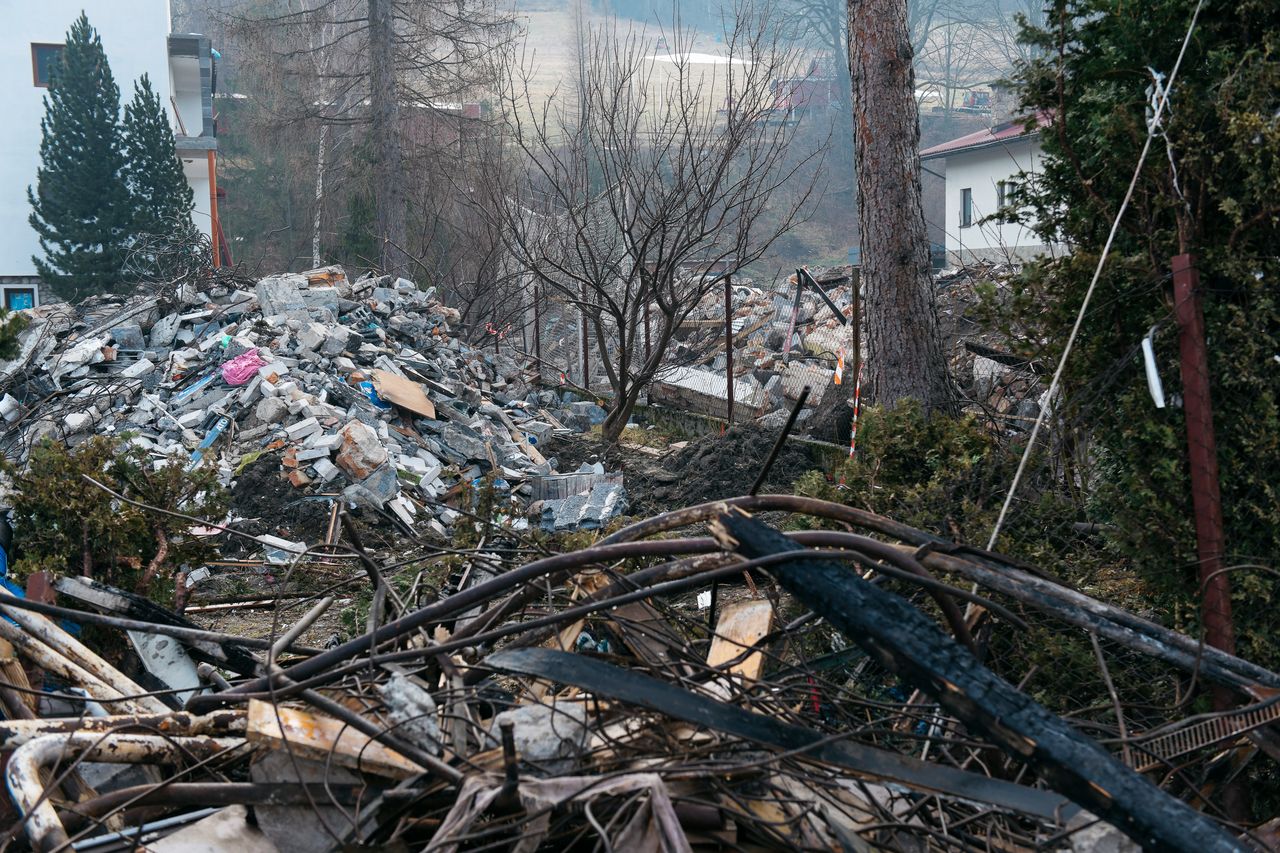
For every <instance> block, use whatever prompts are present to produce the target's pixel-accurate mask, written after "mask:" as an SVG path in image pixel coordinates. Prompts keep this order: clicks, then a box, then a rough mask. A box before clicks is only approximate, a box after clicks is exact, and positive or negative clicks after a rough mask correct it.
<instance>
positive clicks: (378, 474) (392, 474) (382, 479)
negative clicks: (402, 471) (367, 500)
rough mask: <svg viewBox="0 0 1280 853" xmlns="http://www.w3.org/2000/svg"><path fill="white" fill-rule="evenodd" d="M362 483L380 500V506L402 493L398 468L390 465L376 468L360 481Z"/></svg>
mask: <svg viewBox="0 0 1280 853" xmlns="http://www.w3.org/2000/svg"><path fill="white" fill-rule="evenodd" d="M360 485H362V486H364V487H365V488H366V489H368V490H369V491H370V492H371V493H373V495H374V497H375V498H377V499H378V501H379V506H382V505H385V504H386V502H387V501H389V500H392V499H394V498H395V496H396V495H398V494H400V478H399V477H398V476H396V469H395V468H393V467H391V466H390V465H383V466H382V467H381V468H377V469H375V470H374V472H373V473H372V474H370V475H369V476H368V477H365V478H364V479H363V480H361V481H360Z"/></svg>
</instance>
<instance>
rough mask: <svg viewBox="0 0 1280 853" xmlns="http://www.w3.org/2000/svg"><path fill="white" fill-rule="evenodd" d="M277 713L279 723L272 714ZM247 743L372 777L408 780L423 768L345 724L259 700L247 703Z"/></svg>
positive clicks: (330, 718)
mask: <svg viewBox="0 0 1280 853" xmlns="http://www.w3.org/2000/svg"><path fill="white" fill-rule="evenodd" d="M277 713H279V716H280V718H279V720H277V719H276V714H277ZM245 738H246V740H248V741H249V743H253V744H257V745H259V746H265V747H267V748H268V749H285V748H286V747H285V741H286V740H287V741H288V742H289V745H288V748H289V749H291V750H293V751H294V753H295V754H297V755H301V756H303V757H304V758H312V759H315V760H316V761H330V760H331V761H332V762H333V763H334V764H338V765H340V766H342V767H349V768H351V769H353V770H359V771H361V772H363V773H372V774H374V775H375V776H386V777H389V778H392V779H408V778H409V777H411V776H415V775H417V774H419V773H422V772H423V769H422V768H421V767H419V766H418V765H417V764H415V763H414V762H412V761H410V760H409V759H407V758H405V757H404V756H403V755H401V754H400V753H398V752H393V751H392V750H390V749H387V748H386V747H385V746H383V745H382V744H380V743H378V742H377V741H375V740H372V739H371V738H369V737H368V736H367V735H364V734H362V733H360V732H358V731H356V730H355V729H353V728H351V727H350V726H349V725H347V724H346V723H344V722H342V721H340V720H335V719H333V718H332V717H325V716H321V715H320V714H313V713H311V712H309V711H303V710H300V709H298V708H288V707H283V706H280V707H278V708H277V707H273V706H272V705H271V704H270V703H267V702H263V701H261V700H259V699H251V700H249V719H248V727H247V729H246V731H245Z"/></svg>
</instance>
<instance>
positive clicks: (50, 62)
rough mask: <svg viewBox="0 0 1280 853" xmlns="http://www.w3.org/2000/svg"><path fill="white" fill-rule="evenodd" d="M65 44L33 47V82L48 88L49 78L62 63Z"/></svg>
mask: <svg viewBox="0 0 1280 853" xmlns="http://www.w3.org/2000/svg"><path fill="white" fill-rule="evenodd" d="M65 48H66V45H65V44H33V45H31V81H32V82H33V83H34V84H35V85H37V86H39V87H41V88H47V87H48V85H49V77H50V75H51V74H52V73H53V69H54V67H55V66H56V65H57V64H58V63H59V62H61V61H62V51H63V50H64V49H65Z"/></svg>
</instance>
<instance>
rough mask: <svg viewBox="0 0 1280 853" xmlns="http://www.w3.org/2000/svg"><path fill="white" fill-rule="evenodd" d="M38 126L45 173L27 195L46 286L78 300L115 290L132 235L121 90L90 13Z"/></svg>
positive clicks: (71, 39) (70, 39)
mask: <svg viewBox="0 0 1280 853" xmlns="http://www.w3.org/2000/svg"><path fill="white" fill-rule="evenodd" d="M44 103H45V117H44V118H43V119H41V121H40V130H41V134H42V138H41V140H40V168H39V171H38V172H37V175H36V186H35V188H34V189H33V188H31V187H28V188H27V198H28V200H29V201H30V202H31V207H32V212H31V216H30V217H29V220H28V221H29V222H30V223H31V226H32V227H33V228H35V230H36V233H37V234H39V236H40V248H41V249H42V250H43V251H44V257H43V258H40V257H36V258H33V259H32V260H33V261H34V262H35V266H36V270H37V271H38V272H39V273H40V277H41V279H43V280H44V282H45V283H46V284H48V285H50V286H51V287H53V288H54V289H55V290H57V291H58V292H60V293H62V294H64V295H66V296H68V297H75V296H78V295H82V294H85V293H98V292H103V291H107V290H111V289H112V288H114V287H117V286H118V285H119V284H120V281H121V268H122V266H123V263H124V257H125V244H126V241H127V239H128V234H129V227H130V225H129V222H130V211H129V195H128V191H127V188H126V186H125V182H124V176H123V169H124V152H123V150H122V147H121V140H120V89H119V88H118V87H117V86H116V83H115V79H114V78H113V77H112V75H111V68H110V66H109V65H108V64H107V57H106V53H105V52H104V51H103V49H102V39H101V38H99V36H98V32H97V30H95V29H94V28H93V27H92V26H90V25H89V20H88V18H86V17H85V15H84V13H81V15H80V17H79V18H78V19H77V20H76V22H75V23H74V24H72V25H71V29H70V30H69V31H68V32H67V42H66V48H65V49H64V50H63V51H62V57H61V59H60V60H59V61H57V62H55V63H54V65H53V68H52V70H51V74H50V81H49V92H48V94H47V95H46V96H45V99H44Z"/></svg>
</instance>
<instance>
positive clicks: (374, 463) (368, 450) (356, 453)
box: [337, 421, 394, 497]
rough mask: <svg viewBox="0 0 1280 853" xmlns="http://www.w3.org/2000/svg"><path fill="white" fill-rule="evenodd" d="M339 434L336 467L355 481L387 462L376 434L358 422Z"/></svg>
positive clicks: (352, 422)
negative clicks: (340, 439)
mask: <svg viewBox="0 0 1280 853" xmlns="http://www.w3.org/2000/svg"><path fill="white" fill-rule="evenodd" d="M341 434H342V447H341V449H340V450H339V451H338V460H337V461H338V465H339V467H341V468H342V470H344V471H346V472H347V473H348V474H350V475H351V476H352V477H355V478H356V479H357V480H363V479H365V478H366V477H368V476H369V475H370V474H371V473H373V470H374V469H375V468H377V467H378V466H380V465H382V464H384V463H385V462H386V461H387V458H388V454H387V449H386V448H385V447H383V445H382V442H381V441H379V440H378V434H377V433H376V432H374V431H373V430H372V429H370V428H369V427H368V426H366V425H365V424H363V423H361V422H360V421H351V422H350V423H349V424H347V425H346V426H345V427H343V428H342V433H341ZM392 476H393V477H394V471H393V472H392ZM391 497H394V494H393V495H392V496H391Z"/></svg>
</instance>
